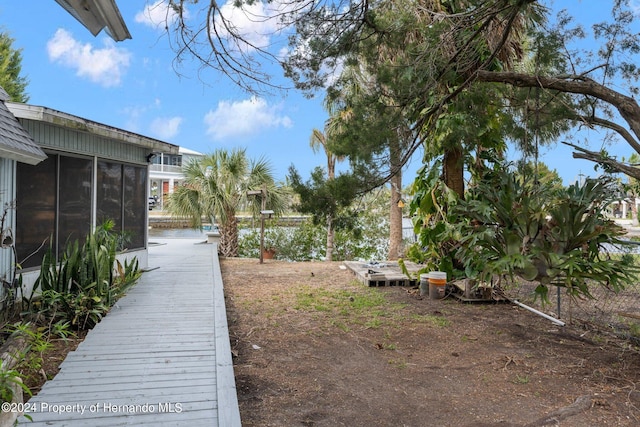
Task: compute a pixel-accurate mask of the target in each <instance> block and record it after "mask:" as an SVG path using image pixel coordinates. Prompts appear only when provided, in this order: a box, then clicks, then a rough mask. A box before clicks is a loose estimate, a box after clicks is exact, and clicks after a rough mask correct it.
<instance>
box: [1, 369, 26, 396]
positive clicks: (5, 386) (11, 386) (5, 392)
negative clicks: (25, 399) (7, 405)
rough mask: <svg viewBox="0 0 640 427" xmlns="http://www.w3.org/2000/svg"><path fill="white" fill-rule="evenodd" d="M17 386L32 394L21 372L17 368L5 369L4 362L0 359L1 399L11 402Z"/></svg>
mask: <svg viewBox="0 0 640 427" xmlns="http://www.w3.org/2000/svg"><path fill="white" fill-rule="evenodd" d="M16 386H18V387H20V388H21V389H22V390H23V391H24V392H25V393H27V394H28V395H29V396H31V390H30V389H29V387H27V386H26V385H25V384H24V383H23V382H22V378H21V377H20V372H18V371H17V370H16V369H5V367H4V362H2V361H0V400H1V401H2V402H11V401H12V400H13V396H14V393H15V389H16V388H15V387H16Z"/></svg>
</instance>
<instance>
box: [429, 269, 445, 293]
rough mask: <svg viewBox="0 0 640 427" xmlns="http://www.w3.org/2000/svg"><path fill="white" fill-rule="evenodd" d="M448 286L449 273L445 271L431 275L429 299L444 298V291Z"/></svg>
mask: <svg viewBox="0 0 640 427" xmlns="http://www.w3.org/2000/svg"><path fill="white" fill-rule="evenodd" d="M446 284H447V273H446V272H444V271H432V272H431V273H429V299H442V298H444V290H445V286H446Z"/></svg>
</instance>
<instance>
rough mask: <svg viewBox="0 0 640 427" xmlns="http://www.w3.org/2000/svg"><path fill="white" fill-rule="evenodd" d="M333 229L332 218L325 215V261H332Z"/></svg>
mask: <svg viewBox="0 0 640 427" xmlns="http://www.w3.org/2000/svg"><path fill="white" fill-rule="evenodd" d="M334 236H335V230H334V229H333V218H332V217H331V215H328V216H327V252H326V254H325V258H326V259H325V260H326V261H333V238H334Z"/></svg>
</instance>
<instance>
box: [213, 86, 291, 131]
mask: <svg viewBox="0 0 640 427" xmlns="http://www.w3.org/2000/svg"><path fill="white" fill-rule="evenodd" d="M279 110H280V108H279V107H278V106H273V105H271V106H270V105H269V104H268V103H267V101H265V100H264V99H262V98H257V97H252V98H251V99H245V100H243V101H237V102H229V101H220V102H219V103H218V107H217V108H216V110H215V111H214V110H211V111H209V112H208V113H207V114H206V115H205V116H204V123H205V125H206V126H207V135H210V136H211V137H212V138H213V139H214V140H222V139H225V138H232V137H247V136H251V135H255V134H257V133H259V132H261V131H262V130H264V129H265V128H277V127H285V128H290V127H292V126H293V122H292V121H291V119H290V118H289V117H288V116H286V115H281V114H280V113H279Z"/></svg>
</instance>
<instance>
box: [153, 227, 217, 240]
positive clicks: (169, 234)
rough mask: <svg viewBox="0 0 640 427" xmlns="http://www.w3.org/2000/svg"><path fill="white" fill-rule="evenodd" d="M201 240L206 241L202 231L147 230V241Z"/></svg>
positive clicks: (189, 229)
mask: <svg viewBox="0 0 640 427" xmlns="http://www.w3.org/2000/svg"><path fill="white" fill-rule="evenodd" d="M154 238H156V239H202V240H207V235H206V234H205V232H204V231H200V230H194V229H192V228H151V229H149V240H151V239H154Z"/></svg>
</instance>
